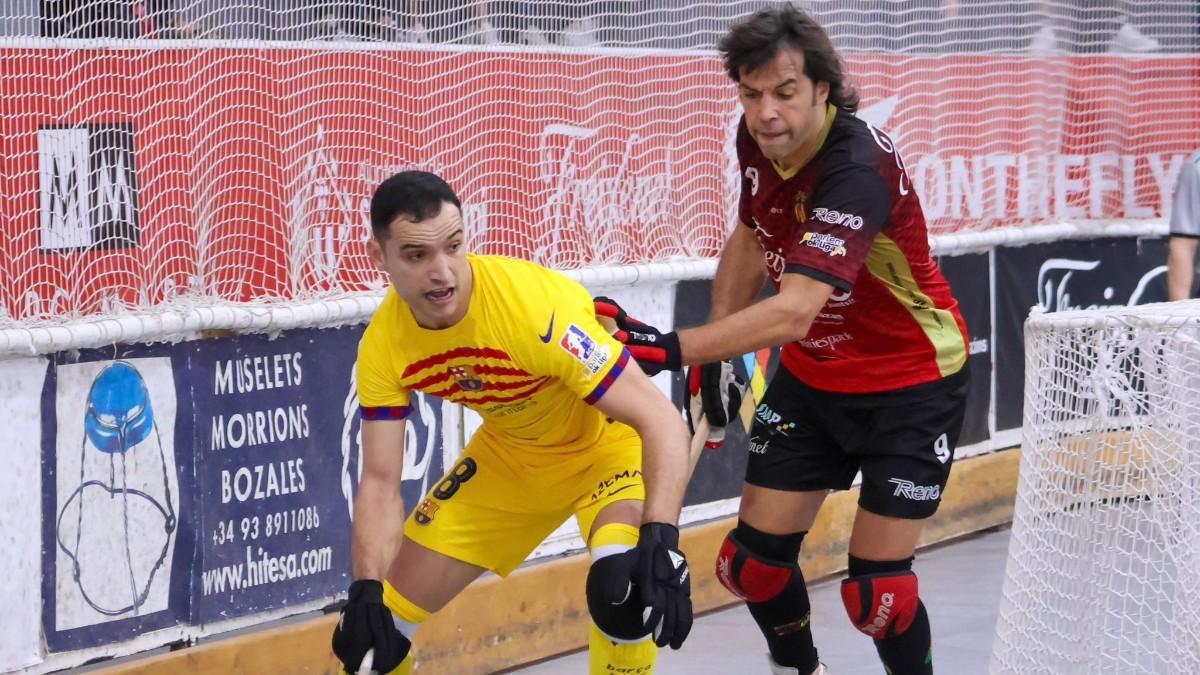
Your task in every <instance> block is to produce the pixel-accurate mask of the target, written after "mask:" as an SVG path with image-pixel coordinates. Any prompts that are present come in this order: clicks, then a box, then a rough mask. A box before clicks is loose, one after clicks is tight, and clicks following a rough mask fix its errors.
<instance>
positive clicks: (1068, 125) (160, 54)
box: [0, 0, 1200, 329]
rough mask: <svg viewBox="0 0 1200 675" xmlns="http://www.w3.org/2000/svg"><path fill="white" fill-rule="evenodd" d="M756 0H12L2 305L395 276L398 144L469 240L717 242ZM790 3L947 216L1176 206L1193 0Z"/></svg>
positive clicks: (166, 297)
mask: <svg viewBox="0 0 1200 675" xmlns="http://www.w3.org/2000/svg"><path fill="white" fill-rule="evenodd" d="M764 4H766V3H763V2H751V1H746V0H740V1H726V0H723V1H721V2H704V1H695V0H676V1H673V2H662V1H654V2H650V1H648V0H608V1H601V0H592V1H588V2H582V1H578V0H576V1H572V2H564V1H562V0H530V1H528V2H503V1H499V0H491V1H488V2H441V1H435V0H417V1H414V2H403V3H402V2H383V1H382V0H371V1H370V2H367V1H364V0H321V1H313V2H306V3H293V2H282V1H280V0H240V1H239V2H236V3H235V2H223V1H221V2H218V1H217V0H179V1H178V2H162V1H159V0H137V1H134V0H119V1H104V2H101V1H99V0H73V1H69V2H68V1H63V2H46V3H38V2H32V1H24V2H23V1H17V2H9V3H3V4H0V59H3V62H4V68H3V69H0V92H3V94H2V95H3V98H2V99H0V105H2V106H3V107H2V108H0V251H2V253H0V329H3V328H14V327H16V328H21V327H30V326H41V325H48V324H54V323H64V322H71V321H75V320H79V319H88V318H95V317H111V316H119V315H121V314H123V313H128V312H145V311H147V310H156V309H160V310H161V309H167V308H179V307H184V308H189V307H190V308H197V307H199V308H204V307H207V306H212V305H214V304H221V303H252V304H255V305H264V304H272V303H273V304H276V305H278V304H285V305H286V304H288V303H295V302H312V301H325V300H329V301H335V300H337V299H339V298H345V297H348V296H350V295H353V294H356V293H359V292H362V291H372V290H378V289H379V288H381V287H382V284H383V279H382V278H381V277H380V275H379V274H378V273H377V272H376V271H375V270H374V267H373V265H372V264H371V261H370V260H369V257H368V256H367V254H366V247H365V242H366V241H367V239H368V237H369V226H368V223H367V216H366V204H367V201H368V199H369V196H370V193H371V191H372V189H373V188H374V186H375V185H377V184H378V183H379V182H380V181H381V180H382V179H383V178H385V177H386V176H388V175H390V174H391V173H392V172H395V171H397V170H399V169H404V168H420V169H426V170H431V171H435V172H438V173H439V174H441V175H443V176H444V177H445V178H446V179H447V180H448V181H449V182H450V183H451V184H452V185H453V186H454V187H455V188H456V189H457V190H458V191H459V193H460V196H461V197H462V198H463V200H464V204H465V209H464V211H465V221H466V227H467V230H468V234H469V238H470V241H469V244H470V246H471V247H472V248H473V249H474V250H476V251H480V252H487V253H497V254H504V255H509V256H516V257H521V258H526V259H531V260H535V261H537V262H540V263H543V264H546V265H549V266H553V267H556V268H560V269H578V268H585V267H591V266H610V265H631V264H643V263H656V262H663V261H675V260H679V259H693V260H694V259H705V258H712V257H714V256H716V255H717V254H718V252H719V249H720V246H721V243H722V241H723V240H724V237H725V235H726V233H727V232H728V231H729V229H730V228H731V227H732V226H733V221H734V219H735V213H736V209H735V201H736V195H737V193H738V190H739V188H740V184H741V181H740V176H739V175H738V167H737V161H736V157H735V155H734V151H733V147H734V144H733V139H734V133H735V130H736V124H737V120H738V115H739V111H738V108H737V104H736V99H735V89H734V87H733V85H732V83H731V82H730V81H729V80H728V78H726V77H725V75H724V74H723V72H722V69H721V65H720V60H719V57H718V56H717V54H716V51H715V44H716V41H717V39H718V38H719V36H720V35H721V34H722V32H723V31H724V30H725V29H726V28H727V27H728V25H729V24H730V22H731V21H733V20H735V19H737V18H740V17H742V16H745V15H747V14H748V13H750V12H751V11H753V10H755V9H757V8H759V7H761V6H763V5H764ZM802 5H803V6H805V7H806V8H808V9H809V10H810V11H811V12H812V14H813V16H814V17H815V18H816V19H817V20H819V21H820V22H822V23H823V24H824V25H825V26H826V27H827V28H828V31H829V32H830V34H831V35H832V37H833V40H834V43H835V45H836V46H837V47H838V48H839V49H841V50H842V53H843V55H844V57H845V60H846V65H847V70H848V73H849V75H850V76H851V78H852V80H853V82H854V83H856V84H857V86H858V88H859V90H860V92H861V94H862V100H863V106H862V109H861V111H860V113H859V114H860V116H861V117H863V118H865V119H867V120H868V121H869V122H871V123H872V124H874V125H876V126H878V127H880V128H883V129H885V130H887V131H888V132H889V133H890V135H891V137H892V138H893V139H894V140H895V141H896V142H897V144H898V145H899V146H900V148H901V150H902V151H903V153H904V157H905V161H906V163H907V166H908V169H909V172H910V174H911V179H912V183H913V186H914V187H915V189H916V190H917V191H918V193H919V194H920V195H921V197H922V200H923V202H924V205H925V209H926V213H927V216H928V218H929V222H930V229H931V232H932V233H933V234H935V235H939V236H948V237H954V236H957V235H959V234H962V233H978V232H981V231H989V230H993V229H996V228H1008V229H1014V228H1015V229H1017V230H1020V229H1023V228H1030V227H1032V226H1037V225H1040V224H1046V223H1063V222H1067V223H1083V224H1086V223H1117V222H1120V223H1124V222H1158V221H1161V218H1162V215H1163V209H1164V203H1165V202H1166V201H1169V194H1170V192H1171V189H1172V183H1173V181H1174V178H1175V176H1176V175H1177V174H1178V171H1179V167H1180V166H1181V163H1182V161H1183V158H1184V156H1185V154H1186V153H1187V152H1189V151H1190V150H1191V147H1192V146H1195V145H1200V93H1198V90H1200V88H1198V87H1197V76H1196V73H1197V60H1196V58H1195V51H1196V50H1195V40H1196V19H1195V16H1194V14H1195V5H1194V3H1193V2H1190V1H1184V0H1162V1H1159V2H1154V3H1135V2H1114V3H1092V2H1050V3H1041V2H1015V3H1014V2H995V1H992V0H988V1H985V2H968V1H966V0H961V1H959V2H955V1H953V0H952V1H949V2H940V1H939V2H932V1H931V2H921V3H896V2H883V1H880V2H850V1H848V0H847V1H840V0H814V1H813V2H810V3H806V4H805V3H802ZM1093 5H1104V6H1105V7H1104V8H1103V9H1095V8H1093Z"/></svg>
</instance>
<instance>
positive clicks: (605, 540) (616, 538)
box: [588, 523, 658, 675]
mask: <svg viewBox="0 0 1200 675" xmlns="http://www.w3.org/2000/svg"><path fill="white" fill-rule="evenodd" d="M637 540H638V529H637V528H636V527H634V526H632V525H626V524H625V523H608V524H605V525H601V526H600V529H598V530H596V532H595V534H593V535H592V539H591V541H589V542H588V547H589V548H590V549H591V550H592V556H593V557H597V558H598V557H604V556H605V555H612V554H613V553H619V552H622V551H628V550H629V549H631V548H633V547H634V546H636V545H637ZM657 659H658V647H657V646H656V645H655V644H654V642H653V641H652V640H651V639H650V637H649V636H647V637H646V639H644V640H640V641H638V642H613V641H612V639H610V638H609V637H608V636H607V635H605V634H604V633H603V632H601V630H600V629H599V628H597V627H596V624H594V623H593V624H591V629H590V630H589V632H588V662H589V666H588V671H589V673H590V675H615V674H616V673H620V674H621V675H650V674H651V673H653V672H654V662H655V661H656V660H657Z"/></svg>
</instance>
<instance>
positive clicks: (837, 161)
mask: <svg viewBox="0 0 1200 675" xmlns="http://www.w3.org/2000/svg"><path fill="white" fill-rule="evenodd" d="M819 140H820V145H819V149H818V150H817V152H816V154H815V155H814V156H813V157H812V158H811V159H809V160H808V161H807V162H805V163H802V164H801V165H800V166H799V167H798V168H796V169H792V170H788V171H783V170H781V169H779V167H778V165H777V164H775V163H774V162H772V161H771V160H769V159H767V158H766V157H764V156H763V154H762V152H761V151H759V148H758V144H757V143H755V141H754V139H753V138H752V137H751V136H750V132H749V131H748V130H747V128H746V122H745V119H743V120H742V121H741V123H740V124H739V126H738V138H737V150H738V161H739V163H740V167H741V172H742V195H741V202H740V204H739V210H738V213H739V216H740V219H741V221H742V223H744V224H745V225H746V226H748V227H752V228H754V230H755V232H756V233H757V235H758V242H759V244H761V245H762V248H763V253H764V255H765V257H766V263H767V268H768V270H769V272H770V274H771V279H772V281H773V282H774V283H775V286H776V288H778V287H779V283H780V281H781V280H782V278H783V275H784V274H804V275H807V276H809V277H812V278H814V279H817V280H820V281H823V282H825V283H828V284H830V285H831V286H833V287H834V288H835V289H836V290H835V291H834V293H833V295H831V296H830V298H829V300H828V302H826V303H825V306H824V307H823V308H822V309H821V311H820V313H819V314H818V315H817V317H816V319H815V321H814V323H813V325H812V327H811V328H810V329H809V331H808V335H806V336H805V338H804V339H803V340H799V341H796V342H791V343H789V344H787V345H785V346H784V348H783V356H782V363H783V365H784V366H785V367H786V368H787V369H788V370H789V371H791V372H792V374H794V375H795V376H796V377H798V378H799V379H800V380H801V381H803V382H804V383H805V384H807V385H809V386H811V387H814V388H816V389H823V390H827V391H835V392H846V393H866V392H879V391H891V390H894V389H900V388H903V387H909V386H913V385H917V384H923V383H926V382H932V381H934V380H937V379H939V378H942V377H945V376H948V375H951V374H953V373H956V372H958V371H959V370H960V369H961V368H962V367H963V364H965V363H966V360H967V329H966V325H965V324H964V323H963V319H962V316H961V315H960V314H959V311H958V302H957V301H956V300H955V299H954V296H953V295H952V294H951V292H950V286H949V285H948V284H947V283H946V280H945V279H944V278H943V277H942V273H941V271H940V270H939V269H938V267H937V263H935V262H934V260H933V257H932V256H931V255H930V252H929V235H928V231H927V229H926V227H925V216H924V214H923V213H922V212H921V203H920V201H919V200H918V198H917V194H916V192H915V191H914V190H913V187H912V183H910V182H909V179H908V175H907V173H906V172H905V170H904V164H903V162H902V161H901V159H900V155H899V153H897V152H896V150H895V146H894V145H893V143H892V141H891V139H889V138H888V137H887V136H886V135H884V134H883V132H881V131H879V130H877V129H874V128H872V127H871V126H870V125H868V124H867V123H865V122H863V121H862V120H860V119H858V118H856V117H854V116H853V115H851V114H849V113H847V112H846V111H842V110H838V109H837V108H835V107H833V106H829V109H828V113H827V114H826V118H825V125H824V127H823V128H822V129H821V138H820V139H819Z"/></svg>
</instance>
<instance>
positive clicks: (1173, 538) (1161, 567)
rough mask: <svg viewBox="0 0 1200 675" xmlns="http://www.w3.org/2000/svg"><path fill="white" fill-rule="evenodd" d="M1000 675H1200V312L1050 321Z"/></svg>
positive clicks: (1040, 337)
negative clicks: (1140, 674)
mask: <svg viewBox="0 0 1200 675" xmlns="http://www.w3.org/2000/svg"><path fill="white" fill-rule="evenodd" d="M1025 359H1026V360H1025V397H1026V398H1025V420H1024V431H1023V441H1022V452H1023V454H1022V458H1021V470H1020V483H1019V487H1018V489H1017V504H1016V512H1015V515H1014V522H1013V531H1012V539H1011V543H1010V544H1009V552H1008V563H1007V567H1006V571H1005V578H1004V590H1003V596H1002V600H1001V605H1000V619H999V623H998V625H997V633H996V640H995V643H994V648H993V655H992V664H991V672H992V674H993V675H1001V674H1009V673H1012V674H1020V675H1029V674H1037V673H1045V674H1047V675H1049V674H1054V675H1074V674H1077V673H1078V674H1080V675H1082V674H1088V675H1091V674H1093V673H1114V674H1120V675H1126V674H1138V673H1144V674H1146V675H1151V674H1153V675H1185V674H1192V673H1198V672H1200V301H1189V302H1186V303H1173V304H1169V305H1167V304H1157V305H1143V306H1141V307H1138V308H1136V309H1135V308H1128V309H1125V308H1122V309H1118V310H1092V311H1084V312H1062V313H1055V314H1042V315H1034V316H1033V317H1031V318H1030V320H1029V321H1028V322H1027V324H1026V338H1025Z"/></svg>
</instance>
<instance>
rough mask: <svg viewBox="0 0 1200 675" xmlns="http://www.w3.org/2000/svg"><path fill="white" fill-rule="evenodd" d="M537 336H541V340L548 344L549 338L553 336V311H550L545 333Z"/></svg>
mask: <svg viewBox="0 0 1200 675" xmlns="http://www.w3.org/2000/svg"><path fill="white" fill-rule="evenodd" d="M555 311H557V310H555ZM538 337H539V338H541V339H542V342H545V343H546V344H549V343H550V338H552V337H554V312H550V326H549V327H548V328H546V334H545V335H539V336H538Z"/></svg>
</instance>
